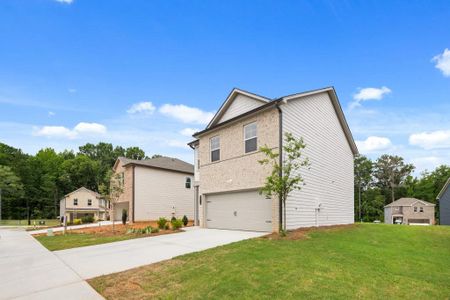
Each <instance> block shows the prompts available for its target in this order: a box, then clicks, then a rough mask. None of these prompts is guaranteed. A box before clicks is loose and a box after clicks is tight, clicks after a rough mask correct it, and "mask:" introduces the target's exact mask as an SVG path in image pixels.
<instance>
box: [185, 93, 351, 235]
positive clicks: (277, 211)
mask: <svg viewBox="0 0 450 300" xmlns="http://www.w3.org/2000/svg"><path fill="white" fill-rule="evenodd" d="M287 132H289V133H292V134H293V135H294V136H295V137H297V138H299V137H303V139H304V141H305V143H306V144H307V147H306V149H305V150H304V154H305V155H306V156H307V157H308V158H309V160H310V162H311V167H310V169H304V170H303V171H302V175H303V178H304V180H305V184H306V185H305V186H303V188H302V189H301V191H293V192H292V193H291V194H290V195H289V197H288V199H287V202H286V218H285V219H284V217H283V213H282V211H283V210H282V203H281V201H280V200H279V199H277V198H273V199H268V198H266V197H264V196H261V195H260V194H259V190H260V188H261V187H262V186H263V185H264V181H265V178H266V177H267V176H268V175H269V174H270V172H271V169H270V168H269V167H267V166H261V165H260V164H259V163H258V160H261V159H262V158H264V157H265V156H264V154H263V153H262V152H261V151H259V147H261V146H263V145H267V146H269V147H271V148H272V149H274V150H275V151H276V152H278V151H280V149H282V145H283V143H284V139H283V137H284V135H285V133H287ZM194 138H196V140H195V141H193V142H191V143H189V145H190V146H191V147H192V148H193V149H194V158H195V182H194V186H195V199H196V202H195V203H196V206H195V220H196V222H197V223H199V224H200V225H201V226H202V227H207V228H219V229H237V230H255V231H278V229H279V227H280V225H284V224H285V225H286V228H287V229H296V228H300V227H311V226H324V225H336V224H350V223H353V220H354V214H353V210H354V207H353V206H354V204H353V157H354V155H355V154H357V153H358V150H357V147H356V145H355V142H354V140H353V137H352V134H351V132H350V129H349V127H348V125H347V122H346V120H345V117H344V113H343V111H342V109H341V106H340V104H339V101H338V98H337V95H336V92H335V90H334V88H332V87H328V88H323V89H319V90H314V91H308V92H303V93H298V94H293V95H289V96H284V97H281V98H277V99H269V98H266V97H263V96H259V95H256V94H253V93H249V92H246V91H243V90H240V89H233V90H232V91H231V93H230V94H229V95H228V97H227V98H226V100H225V101H224V103H223V104H222V106H221V107H220V108H219V110H218V112H217V113H216V115H215V116H214V117H213V119H212V120H211V122H210V123H209V124H208V126H207V127H206V128H205V129H204V130H202V131H200V132H198V133H196V134H194ZM281 159H283V154H282V155H281Z"/></svg>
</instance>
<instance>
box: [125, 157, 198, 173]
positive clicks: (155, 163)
mask: <svg viewBox="0 0 450 300" xmlns="http://www.w3.org/2000/svg"><path fill="white" fill-rule="evenodd" d="M119 159H120V160H121V161H122V163H123V166H126V165H137V166H143V167H149V168H156V169H164V170H171V171H176V172H182V173H188V174H194V165H192V164H190V163H187V162H185V161H182V160H180V159H178V158H174V157H165V156H163V157H157V158H151V159H144V160H136V159H129V158H126V157H119Z"/></svg>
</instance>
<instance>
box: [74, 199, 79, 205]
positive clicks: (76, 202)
mask: <svg viewBox="0 0 450 300" xmlns="http://www.w3.org/2000/svg"><path fill="white" fill-rule="evenodd" d="M73 205H75V206H76V205H78V199H77V198H75V199H73Z"/></svg>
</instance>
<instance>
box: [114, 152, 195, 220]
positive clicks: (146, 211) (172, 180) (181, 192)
mask: <svg viewBox="0 0 450 300" xmlns="http://www.w3.org/2000/svg"><path fill="white" fill-rule="evenodd" d="M113 171H114V173H115V174H118V175H119V177H120V178H121V184H122V186H123V193H122V195H121V196H120V198H119V201H118V202H117V203H115V204H114V203H112V205H114V219H115V220H121V219H122V211H123V210H124V209H125V210H126V211H127V213H128V220H129V221H131V222H139V221H153V220H157V219H159V218H160V217H165V218H169V219H170V218H171V217H172V216H175V217H176V218H182V217H183V216H184V215H186V216H187V217H188V219H190V220H192V219H193V218H194V188H193V177H194V166H193V165H192V164H189V163H187V162H184V161H182V160H179V159H177V158H172V157H158V158H153V159H146V160H133V159H128V158H125V157H119V158H118V159H117V160H116V162H115V164H114V167H113Z"/></svg>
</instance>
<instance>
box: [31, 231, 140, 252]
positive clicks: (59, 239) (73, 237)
mask: <svg viewBox="0 0 450 300" xmlns="http://www.w3.org/2000/svg"><path fill="white" fill-rule="evenodd" d="M137 237H145V235H140V236H137V235H135V234H117V235H112V236H99V235H96V234H92V233H67V234H66V235H62V234H61V235H55V236H46V235H40V236H35V238H36V239H37V240H38V241H39V242H40V243H41V244H42V245H44V247H46V248H47V249H48V250H50V251H57V250H64V249H70V248H76V247H85V246H92V245H99V244H106V243H112V242H118V241H124V240H129V239H134V238H137Z"/></svg>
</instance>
